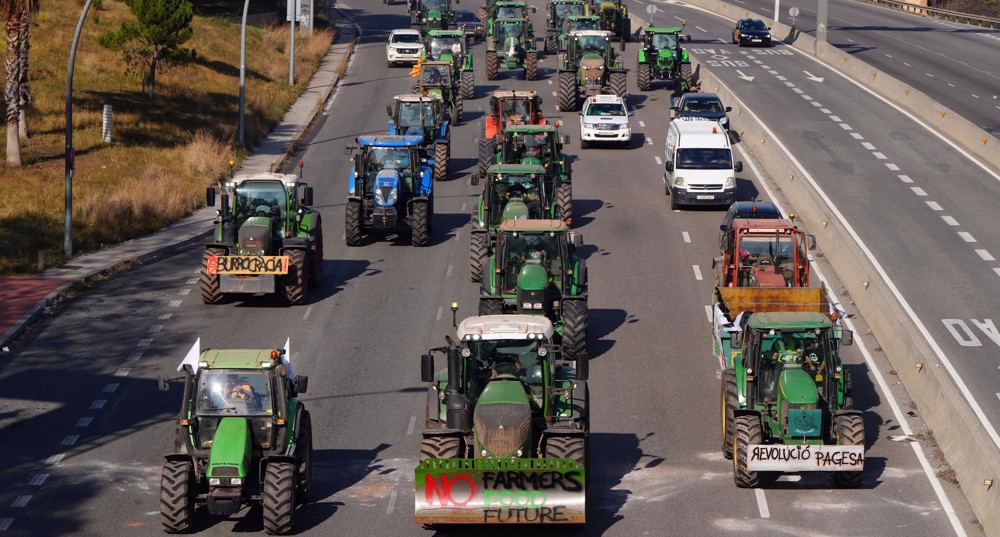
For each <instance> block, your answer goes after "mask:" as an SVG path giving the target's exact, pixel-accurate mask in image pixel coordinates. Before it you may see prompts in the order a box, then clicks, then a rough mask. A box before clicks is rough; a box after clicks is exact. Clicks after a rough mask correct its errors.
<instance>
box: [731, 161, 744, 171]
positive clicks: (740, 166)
mask: <svg viewBox="0 0 1000 537" xmlns="http://www.w3.org/2000/svg"><path fill="white" fill-rule="evenodd" d="M733 170H735V171H736V173H740V172H742V171H743V161H742V160H737V161H736V165H735V166H733Z"/></svg>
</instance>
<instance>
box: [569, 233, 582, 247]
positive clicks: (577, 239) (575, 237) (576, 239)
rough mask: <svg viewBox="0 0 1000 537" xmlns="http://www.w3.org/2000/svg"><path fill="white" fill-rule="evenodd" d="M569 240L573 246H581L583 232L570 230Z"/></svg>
mask: <svg viewBox="0 0 1000 537" xmlns="http://www.w3.org/2000/svg"><path fill="white" fill-rule="evenodd" d="M569 242H570V244H572V245H573V247H574V248H579V247H581V246H583V234H582V233H580V232H579V231H570V232H569Z"/></svg>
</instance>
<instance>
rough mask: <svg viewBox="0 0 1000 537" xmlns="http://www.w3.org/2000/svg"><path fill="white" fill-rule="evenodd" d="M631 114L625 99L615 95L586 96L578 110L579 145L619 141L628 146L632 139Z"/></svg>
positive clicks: (584, 146)
mask: <svg viewBox="0 0 1000 537" xmlns="http://www.w3.org/2000/svg"><path fill="white" fill-rule="evenodd" d="M630 115H632V114H631V113H630V112H629V111H628V108H627V107H626V106H625V101H624V100H623V99H622V98H621V97H619V96H617V95H594V96H592V97H587V100H586V101H584V102H583V108H581V110H580V147H582V148H584V149H586V147H587V144H588V142H619V143H621V144H622V145H623V146H624V147H628V144H629V141H631V140H632V126H631V125H629V120H628V117H629V116H630Z"/></svg>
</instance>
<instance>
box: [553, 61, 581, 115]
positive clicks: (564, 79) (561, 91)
mask: <svg viewBox="0 0 1000 537" xmlns="http://www.w3.org/2000/svg"><path fill="white" fill-rule="evenodd" d="M556 105H557V107H558V108H559V110H560V111H561V112H572V111H574V110H576V109H577V107H578V106H579V103H578V102H577V80H576V73H574V72H571V71H560V72H559V86H558V87H557V88H556Z"/></svg>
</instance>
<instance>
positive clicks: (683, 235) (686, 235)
mask: <svg viewBox="0 0 1000 537" xmlns="http://www.w3.org/2000/svg"><path fill="white" fill-rule="evenodd" d="M681 236H682V237H684V242H691V235H690V234H688V232H687V231H684V232H681Z"/></svg>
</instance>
